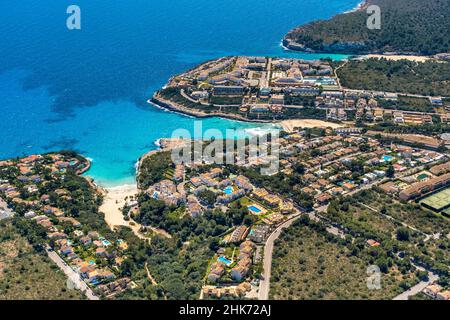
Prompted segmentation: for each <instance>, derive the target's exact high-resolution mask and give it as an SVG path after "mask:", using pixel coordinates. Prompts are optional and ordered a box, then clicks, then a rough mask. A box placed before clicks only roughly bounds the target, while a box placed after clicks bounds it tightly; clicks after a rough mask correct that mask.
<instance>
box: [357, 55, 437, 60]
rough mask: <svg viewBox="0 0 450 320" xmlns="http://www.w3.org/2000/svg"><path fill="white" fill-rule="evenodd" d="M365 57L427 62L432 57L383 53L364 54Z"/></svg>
mask: <svg viewBox="0 0 450 320" xmlns="http://www.w3.org/2000/svg"><path fill="white" fill-rule="evenodd" d="M363 58H366V59H370V58H378V59H381V58H384V59H387V60H393V61H398V60H409V61H416V62H425V61H428V60H430V59H431V58H430V57H426V56H409V55H383V54H368V55H366V56H363Z"/></svg>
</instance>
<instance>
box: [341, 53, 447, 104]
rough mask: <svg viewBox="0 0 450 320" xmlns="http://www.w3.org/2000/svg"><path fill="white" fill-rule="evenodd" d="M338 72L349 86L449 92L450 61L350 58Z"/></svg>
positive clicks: (429, 92)
mask: <svg viewBox="0 0 450 320" xmlns="http://www.w3.org/2000/svg"><path fill="white" fill-rule="evenodd" d="M337 73H338V76H339V78H340V80H341V83H342V86H344V87H346V88H351V89H362V90H377V91H387V92H399V93H411V94H420V95H426V96H450V63H448V62H435V61H427V62H424V63H417V62H413V61H407V60H400V61H392V60H386V59H367V60H351V61H349V62H348V63H346V64H345V65H343V67H342V68H340V69H339V70H337ZM416 111H417V110H416Z"/></svg>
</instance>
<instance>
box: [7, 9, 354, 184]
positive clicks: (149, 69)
mask: <svg viewBox="0 0 450 320" xmlns="http://www.w3.org/2000/svg"><path fill="white" fill-rule="evenodd" d="M358 2H359V1H358V0H296V1H290V0H289V1H277V0H245V1H242V0H213V1H212V0H189V1H188V0H170V1H169V0H166V1H163V0H115V1H113V0H71V1H66V0H57V1H55V0H20V1H11V0H9V1H7V0H3V1H1V2H0V37H1V38H0V114H1V121H0V134H1V139H0V158H7V157H13V156H20V155H23V154H30V153H37V152H49V151H55V150H60V149H74V150H77V151H80V152H82V153H83V154H84V155H86V156H88V157H90V158H92V159H93V167H92V169H91V170H90V171H89V175H91V176H93V177H94V178H95V179H96V180H97V181H98V182H100V183H101V184H103V185H105V186H111V185H118V184H123V183H129V182H131V181H132V180H133V173H134V168H133V165H134V163H135V162H136V160H137V158H139V156H140V155H142V154H143V153H144V152H146V151H148V150H150V149H153V148H155V147H156V146H155V144H154V142H155V140H156V139H158V138H160V137H169V136H170V135H171V132H172V131H173V130H175V129H177V128H187V129H189V130H193V122H194V120H193V119H191V118H188V117H184V116H180V115H177V114H173V113H168V112H164V111H161V110H157V109H155V108H153V107H151V106H150V105H148V104H147V103H146V100H147V99H148V98H149V97H150V96H151V95H152V93H153V92H154V91H155V90H157V89H158V88H160V87H161V86H162V85H164V83H165V82H166V81H167V79H168V78H169V77H171V76H172V75H174V74H177V73H180V72H182V71H184V70H185V69H187V68H190V67H193V66H194V65H196V64H197V63H200V62H202V61H203V60H206V59H211V58H216V57H220V56H223V55H232V54H233V55H235V54H236V55H238V54H239V55H264V56H292V57H302V58H309V59H315V58H319V57H321V55H306V54H298V53H290V52H286V51H284V50H283V49H282V48H281V47H280V39H281V38H282V36H283V35H284V34H285V33H286V32H287V31H288V30H290V29H291V28H292V27H294V26H296V25H298V24H301V23H304V22H307V21H311V20H315V19H323V18H328V17H330V16H332V15H334V14H336V13H339V12H343V11H346V10H349V9H351V8H353V7H355V6H356V4H357V3H358ZM70 4H77V5H79V6H80V8H81V14H82V30H74V31H69V30H68V29H67V28H66V18H67V14H66V8H67V7H68V5H70ZM340 57H341V56H334V58H340ZM203 127H204V128H219V129H221V130H224V129H226V128H243V129H246V128H252V127H255V125H254V124H246V123H239V122H234V121H229V120H224V119H216V118H215V119H208V120H204V121H203Z"/></svg>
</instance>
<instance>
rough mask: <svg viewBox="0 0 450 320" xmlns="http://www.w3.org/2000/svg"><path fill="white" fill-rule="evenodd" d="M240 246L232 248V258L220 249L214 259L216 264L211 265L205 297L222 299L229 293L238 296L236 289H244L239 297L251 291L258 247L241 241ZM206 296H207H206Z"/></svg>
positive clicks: (248, 241)
mask: <svg viewBox="0 0 450 320" xmlns="http://www.w3.org/2000/svg"><path fill="white" fill-rule="evenodd" d="M241 241H242V242H241V243H240V245H238V246H237V245H236V246H233V247H232V254H231V256H229V257H227V256H226V255H225V249H224V248H220V249H219V250H218V251H217V254H216V255H215V256H214V257H213V260H214V262H213V263H212V264H211V266H210V268H209V270H208V275H207V277H206V278H207V282H208V283H209V284H208V285H207V286H205V287H203V289H202V291H203V297H204V298H206V297H211V296H214V297H220V296H221V295H222V294H224V293H225V292H227V294H230V291H229V290H230V289H231V290H232V291H231V293H232V294H236V293H237V292H236V291H234V290H235V289H238V290H240V289H242V285H243V288H245V290H241V292H240V293H238V296H240V295H242V294H244V293H245V292H248V291H250V289H251V285H250V282H254V279H252V267H253V265H254V262H255V261H254V255H255V251H256V245H255V244H254V243H253V242H252V241H250V240H244V239H243V240H241ZM205 294H206V296H205Z"/></svg>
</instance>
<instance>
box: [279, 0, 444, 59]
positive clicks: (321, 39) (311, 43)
mask: <svg viewBox="0 0 450 320" xmlns="http://www.w3.org/2000/svg"><path fill="white" fill-rule="evenodd" d="M369 5H377V6H379V7H380V10H381V29H379V30H371V29H369V28H368V27H367V20H368V18H369V14H368V13H367V10H366V9H367V7H368V6H369ZM449 15H450V0H369V1H367V2H366V4H365V5H364V6H362V7H361V8H360V9H359V10H356V11H354V12H349V13H345V14H340V15H337V16H335V17H333V18H331V19H329V20H321V21H315V22H311V23H308V24H305V25H303V26H300V27H298V28H295V29H293V30H291V31H290V32H289V33H288V34H287V35H286V36H285V37H284V39H283V45H284V46H285V47H286V48H288V49H291V50H296V51H305V52H333V53H355V54H363V53H369V52H376V53H379V52H402V53H417V54H424V55H431V54H436V53H441V52H449V51H450V32H449V31H448V30H450V19H448V16H449Z"/></svg>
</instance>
